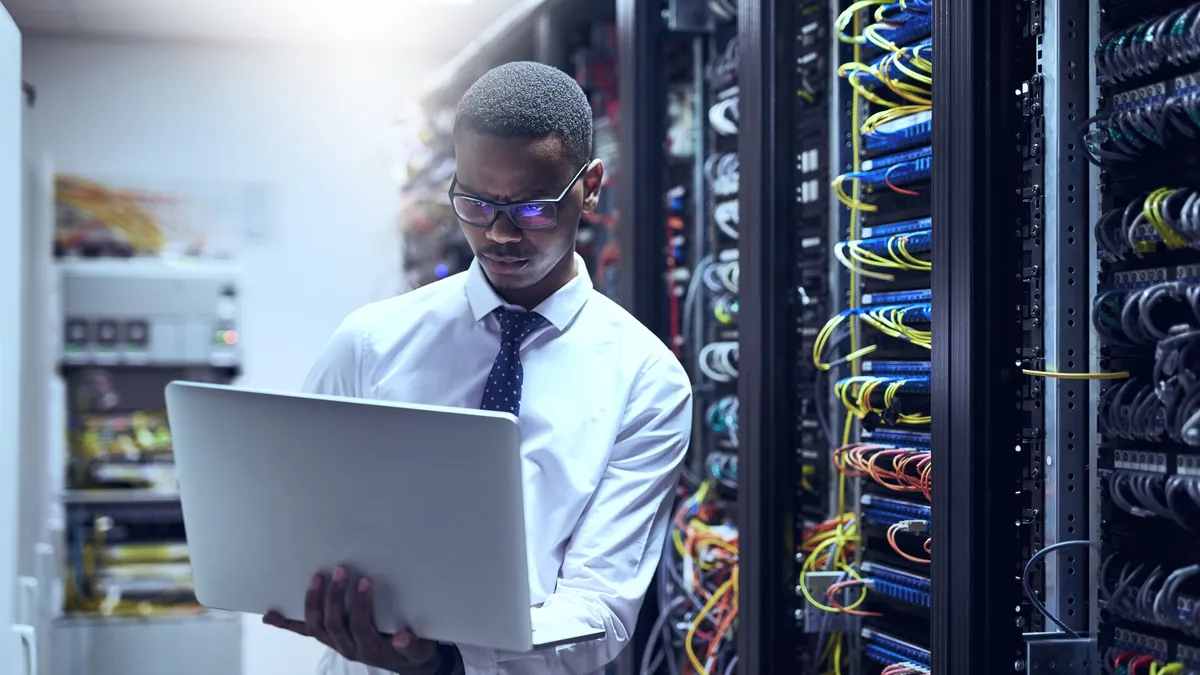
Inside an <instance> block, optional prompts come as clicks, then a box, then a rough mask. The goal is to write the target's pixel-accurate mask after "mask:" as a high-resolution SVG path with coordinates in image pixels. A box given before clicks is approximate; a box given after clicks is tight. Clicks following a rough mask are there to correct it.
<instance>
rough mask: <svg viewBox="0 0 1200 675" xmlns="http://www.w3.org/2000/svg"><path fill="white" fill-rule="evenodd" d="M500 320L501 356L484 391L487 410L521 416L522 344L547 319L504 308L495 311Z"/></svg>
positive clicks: (485, 408) (484, 407) (482, 405)
mask: <svg viewBox="0 0 1200 675" xmlns="http://www.w3.org/2000/svg"><path fill="white" fill-rule="evenodd" d="M495 314H496V318H497V319H499V320H500V353H499V354H497V355H496V362H495V363H493V364H492V372H491V374H490V375H488V380H487V386H486V387H484V389H483V402H482V403H481V404H480V405H479V407H480V408H482V409H484V410H497V411H500V412H506V413H512V414H514V415H519V414H521V381H522V378H523V377H524V373H523V370H522V368H521V343H522V342H523V341H524V340H525V338H527V337H529V334H530V333H532V332H533V331H534V329H536V328H537V327H538V326H540V325H542V324H543V323H544V322H545V321H546V319H545V318H544V317H543V316H542V315H541V314H538V313H537V312H514V311H511V310H507V309H504V308H503V307H501V308H499V309H497V310H496V311H495Z"/></svg>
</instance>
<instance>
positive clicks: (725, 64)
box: [704, 37, 739, 89]
mask: <svg viewBox="0 0 1200 675" xmlns="http://www.w3.org/2000/svg"><path fill="white" fill-rule="evenodd" d="M738 54H739V51H738V39H737V37H733V38H731V39H730V40H729V42H726V43H725V49H722V50H721V51H719V52H717V53H716V54H715V55H714V56H713V59H712V61H709V62H708V65H707V66H705V68H704V77H705V78H706V79H707V80H708V82H709V84H710V85H712V87H713V88H714V89H721V88H722V87H725V86H728V85H729V84H731V83H732V82H731V80H733V79H735V78H737V70H738Z"/></svg>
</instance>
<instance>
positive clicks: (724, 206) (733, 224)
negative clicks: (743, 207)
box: [713, 199, 738, 239]
mask: <svg viewBox="0 0 1200 675" xmlns="http://www.w3.org/2000/svg"><path fill="white" fill-rule="evenodd" d="M713 224H715V225H716V226H717V229H718V230H720V231H721V232H722V233H723V234H724V235H725V236H727V237H729V238H730V239H737V238H738V201H737V200H736V199H731V200H729V201H723V202H717V203H716V205H715V206H713Z"/></svg>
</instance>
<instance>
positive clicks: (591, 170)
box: [582, 159, 604, 213]
mask: <svg viewBox="0 0 1200 675" xmlns="http://www.w3.org/2000/svg"><path fill="white" fill-rule="evenodd" d="M582 182H583V210H584V212H585V213H592V212H593V211H595V210H596V206H597V205H599V203H600V187H601V186H602V185H603V184H604V162H602V161H600V160H598V159H593V160H592V163H591V164H590V165H589V166H588V168H587V171H585V172H584V174H583V181H582Z"/></svg>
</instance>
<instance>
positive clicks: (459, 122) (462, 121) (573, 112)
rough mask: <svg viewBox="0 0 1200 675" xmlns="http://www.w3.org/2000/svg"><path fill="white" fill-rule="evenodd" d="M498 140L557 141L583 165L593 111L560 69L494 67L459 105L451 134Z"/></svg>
mask: <svg viewBox="0 0 1200 675" xmlns="http://www.w3.org/2000/svg"><path fill="white" fill-rule="evenodd" d="M462 129H470V130H471V131H475V132H478V133H481V134H487V135H489V136H498V137H500V138H527V139H530V140H534V139H540V138H546V137H549V136H555V137H557V138H558V139H559V140H560V141H562V144H563V149H564V150H565V151H566V153H567V156H568V157H569V158H571V159H572V160H574V161H575V163H577V164H579V165H581V166H582V164H583V163H584V162H586V161H588V160H589V159H591V155H592V106H591V104H590V103H589V102H588V98H587V94H584V93H583V89H582V88H580V86H579V84H578V83H577V82H575V80H574V78H572V77H571V76H570V75H567V74H566V73H564V72H563V71H561V70H559V69H558V68H554V67H551V66H547V65H545V64H543V63H535V62H533V61H514V62H512V63H506V64H504V65H502V66H497V67H495V68H492V69H491V70H489V71H488V72H486V73H484V75H483V77H481V78H479V79H478V80H476V81H475V84H473V85H471V88H470V89H467V93H465V94H463V97H462V100H461V101H459V103H458V111H457V114H456V115H455V117H454V133H455V134H456V135H457V134H458V132H459V131H460V130H462Z"/></svg>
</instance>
